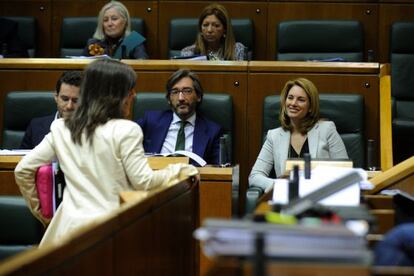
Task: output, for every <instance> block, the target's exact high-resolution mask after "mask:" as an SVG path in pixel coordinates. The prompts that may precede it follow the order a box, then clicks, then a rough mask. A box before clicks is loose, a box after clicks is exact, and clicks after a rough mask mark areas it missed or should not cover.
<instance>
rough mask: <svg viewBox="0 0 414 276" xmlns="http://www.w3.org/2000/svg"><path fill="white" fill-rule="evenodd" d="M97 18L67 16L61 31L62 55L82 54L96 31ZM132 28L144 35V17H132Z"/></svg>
mask: <svg viewBox="0 0 414 276" xmlns="http://www.w3.org/2000/svg"><path fill="white" fill-rule="evenodd" d="M96 25H97V18H96V17H95V16H93V17H86V16H84V17H65V18H63V22H62V27H61V31H60V56H61V57H66V56H81V55H82V52H83V49H84V48H85V46H86V42H88V39H90V38H92V36H93V34H94V33H95V30H96ZM131 29H132V30H134V31H136V32H138V33H140V34H142V35H144V30H145V25H144V20H143V19H142V18H137V17H134V18H131Z"/></svg>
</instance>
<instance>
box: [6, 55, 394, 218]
mask: <svg viewBox="0 0 414 276" xmlns="http://www.w3.org/2000/svg"><path fill="white" fill-rule="evenodd" d="M90 62H91V61H90V60H76V59H3V60H0V79H1V80H2V81H1V83H0V129H1V127H2V123H3V118H2V116H3V103H4V97H5V94H6V93H7V92H9V91H19V90H43V91H52V90H53V89H54V87H55V83H56V80H57V79H58V77H59V76H60V74H61V73H62V72H63V71H65V70H68V69H71V70H74V69H77V70H82V69H83V68H84V67H85V66H86V65H87V64H89V63H90ZM125 63H127V64H129V65H130V66H131V67H132V68H133V69H134V70H135V72H137V74H138V79H137V85H136V90H137V91H138V93H139V92H162V91H164V89H165V87H164V86H165V83H166V82H167V79H168V77H169V76H170V75H171V73H173V72H174V71H176V70H177V69H179V68H184V67H185V68H189V69H190V70H192V71H195V72H196V73H197V74H198V75H199V77H200V80H201V82H202V84H203V88H204V91H205V92H206V93H223V92H224V93H227V94H229V95H231V96H232V99H233V137H234V141H233V149H232V150H233V151H232V152H233V163H234V164H240V189H239V199H240V204H239V206H238V207H239V211H240V213H243V212H244V211H242V210H244V198H245V194H246V190H247V186H248V184H247V178H248V175H249V173H250V170H251V167H252V166H253V163H254V161H255V160H256V158H257V155H258V153H259V150H260V147H261V145H262V123H261V122H262V119H263V99H264V97H265V96H267V95H273V94H279V93H280V91H281V89H282V87H283V85H284V83H285V82H286V81H287V80H290V79H292V78H296V77H299V76H300V77H307V78H309V79H310V80H312V81H314V82H315V84H316V86H317V87H318V89H319V91H320V93H352V94H361V95H363V97H364V103H365V119H366V123H365V130H366V133H365V137H366V138H367V139H374V140H376V141H378V143H377V145H378V148H377V153H378V154H377V156H378V159H380V160H381V163H379V162H378V163H377V164H379V165H380V166H381V168H382V169H383V170H385V169H387V168H389V167H391V166H392V148H391V146H390V145H392V142H391V130H390V129H391V128H390V126H391V124H390V122H391V119H390V118H391V113H390V112H386V111H387V110H388V111H389V110H390V107H391V104H390V96H389V95H388V94H389V92H390V90H389V89H388V90H387V89H385V90H384V91H385V92H384V93H382V92H380V84H381V82H382V80H383V79H384V80H387V78H382V77H383V75H386V74H388V73H389V71H387V70H383V66H381V65H380V64H378V63H348V62H337V63H335V62H333V63H326V62H282V61H268V62H259V61H251V62H231V61H210V62H208V63H207V62H202V61H188V60H126V61H125ZM388 80H389V78H388ZM381 87H382V86H381ZM384 87H385V88H387V87H388V88H389V86H386V85H385V86H384ZM387 93H388V94H387ZM380 110H381V112H380ZM387 116H388V117H389V118H388V119H387V120H385V118H384V117H387ZM384 128H387V129H388V131H383V129H384ZM384 145H385V146H384ZM384 156H385V157H388V158H383V157H384ZM390 158H391V159H390ZM383 160H386V161H387V162H385V161H383Z"/></svg>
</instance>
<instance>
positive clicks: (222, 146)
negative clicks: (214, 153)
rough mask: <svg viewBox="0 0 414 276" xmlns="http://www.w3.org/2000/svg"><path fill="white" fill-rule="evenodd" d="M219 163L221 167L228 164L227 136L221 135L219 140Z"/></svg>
mask: <svg viewBox="0 0 414 276" xmlns="http://www.w3.org/2000/svg"><path fill="white" fill-rule="evenodd" d="M219 165H220V167H226V166H227V149H226V137H224V136H221V137H220V142H219Z"/></svg>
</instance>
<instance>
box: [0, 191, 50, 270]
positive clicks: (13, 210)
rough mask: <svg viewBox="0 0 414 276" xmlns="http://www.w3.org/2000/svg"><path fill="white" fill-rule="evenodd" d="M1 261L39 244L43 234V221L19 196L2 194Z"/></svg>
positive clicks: (0, 214)
mask: <svg viewBox="0 0 414 276" xmlns="http://www.w3.org/2000/svg"><path fill="white" fill-rule="evenodd" d="M0 221H1V222H2V226H1V227H0V262H1V260H2V259H4V258H6V257H9V256H12V255H14V254H17V253H19V252H21V251H23V250H26V249H28V248H30V247H31V246H32V245H34V244H38V243H39V242H40V240H41V238H42V235H43V227H42V225H41V223H40V222H39V221H38V220H37V219H36V218H35V217H34V216H33V215H32V213H31V212H30V210H29V208H28V207H27V205H26V202H25V200H24V199H23V198H22V197H19V196H0Z"/></svg>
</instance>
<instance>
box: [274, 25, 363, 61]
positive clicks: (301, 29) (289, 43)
mask: <svg viewBox="0 0 414 276" xmlns="http://www.w3.org/2000/svg"><path fill="white" fill-rule="evenodd" d="M276 45H277V47H276V60H296V61H304V60H326V59H334V58H339V59H343V61H353V62H360V61H363V56H364V54H363V53H364V36H363V28H362V25H361V23H360V22H358V21H354V20H297V21H283V22H281V23H280V24H279V25H278V26H277V37H276Z"/></svg>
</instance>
